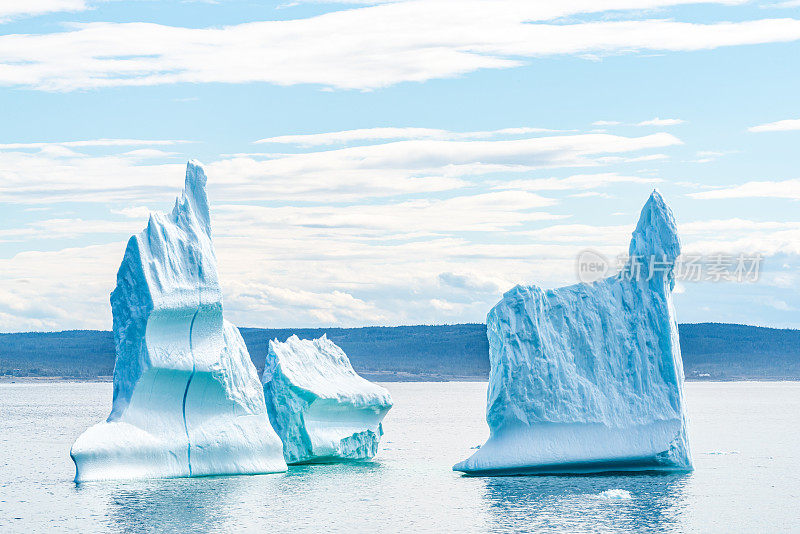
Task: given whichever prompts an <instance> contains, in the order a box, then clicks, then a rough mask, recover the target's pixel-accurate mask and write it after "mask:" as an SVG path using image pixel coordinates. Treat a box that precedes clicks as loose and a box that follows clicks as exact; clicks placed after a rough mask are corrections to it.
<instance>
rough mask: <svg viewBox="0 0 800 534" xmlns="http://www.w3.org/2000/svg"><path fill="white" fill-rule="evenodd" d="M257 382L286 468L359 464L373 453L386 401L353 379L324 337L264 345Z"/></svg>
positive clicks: (386, 396) (377, 389) (340, 355)
mask: <svg viewBox="0 0 800 534" xmlns="http://www.w3.org/2000/svg"><path fill="white" fill-rule="evenodd" d="M262 382H263V384H264V396H265V397H266V401H267V410H268V412H269V418H270V421H271V422H272V425H273V427H275V430H277V432H278V435H279V436H280V437H281V440H282V441H283V454H284V457H285V459H286V461H287V462H288V463H290V464H295V463H311V462H330V461H338V460H364V459H369V458H372V457H373V456H375V454H376V453H377V452H378V442H379V441H380V439H381V436H382V435H383V427H382V425H381V421H382V420H383V417H384V416H385V415H386V412H388V411H389V408H391V407H392V398H391V396H390V395H389V392H388V391H387V390H386V389H385V388H382V387H381V386H379V385H377V384H373V383H372V382H369V381H368V380H365V379H364V378H362V377H360V376H359V375H358V374H356V372H355V371H354V370H353V366H352V365H350V360H349V359H348V358H347V355H346V354H345V353H344V351H343V350H342V349H340V348H339V347H338V346H337V345H336V344H334V343H333V342H332V341H330V340H329V339H328V337H327V336H325V335H323V336H322V337H321V338H319V339H315V340H313V341H312V340H306V339H299V338H298V337H297V336H291V337H290V338H289V339H287V340H286V342H284V343H281V342H279V341H278V340H274V341H270V343H269V353H268V354H267V360H266V363H265V365H264V375H263V376H262Z"/></svg>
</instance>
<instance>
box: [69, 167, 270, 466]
mask: <svg viewBox="0 0 800 534" xmlns="http://www.w3.org/2000/svg"><path fill="white" fill-rule="evenodd" d="M111 307H112V313H113V317H114V327H113V329H114V341H115V344H116V353H117V359H116V364H115V366H114V400H113V405H112V409H111V415H109V416H108V419H107V420H106V421H105V422H102V423H99V424H97V425H94V426H93V427H91V428H89V429H88V430H86V431H85V432H84V433H83V434H81V435H80V436H79V437H78V439H77V441H75V444H74V445H73V446H72V450H71V452H70V454H71V456H72V459H73V461H74V462H75V468H76V474H75V480H76V481H77V482H81V481H87V480H101V479H117V478H152V477H187V476H204V475H233V474H256V473H273V472H278V471H285V470H286V463H285V462H284V460H283V454H282V451H281V442H280V440H279V439H278V436H277V434H276V433H275V431H274V430H273V429H272V427H271V426H270V423H269V418H268V416H267V410H266V405H265V403H264V392H263V390H262V388H261V383H260V382H259V380H258V373H257V371H256V369H255V367H254V366H253V363H252V362H251V361H250V355H249V354H248V352H247V347H246V346H245V344H244V341H243V340H242V336H241V335H240V334H239V330H238V329H237V328H236V327H235V326H233V325H232V324H231V323H229V322H227V321H226V320H225V319H224V318H223V313H222V293H221V291H220V285H219V280H218V275H217V260H216V255H215V252H214V247H213V244H212V241H211V223H210V213H209V206H208V198H207V196H206V176H205V173H204V172H203V169H202V167H201V166H200V164H199V163H197V162H194V161H192V162H190V163H189V164H188V165H187V167H186V182H185V189H184V191H183V193H182V194H181V196H180V197H178V200H177V201H176V202H175V207H174V208H173V210H172V213H170V214H162V213H154V214H152V215H151V216H150V221H149V223H148V225H147V228H146V229H145V230H144V231H143V232H142V233H140V234H138V235H135V236H133V237H131V239H130V240H129V241H128V246H127V249H126V250H125V256H124V258H123V260H122V265H121V266H120V268H119V272H118V273H117V287H116V289H115V290H114V292H113V293H111Z"/></svg>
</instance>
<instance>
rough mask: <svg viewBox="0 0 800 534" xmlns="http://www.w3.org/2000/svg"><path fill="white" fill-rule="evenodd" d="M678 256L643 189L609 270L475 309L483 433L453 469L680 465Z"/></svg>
mask: <svg viewBox="0 0 800 534" xmlns="http://www.w3.org/2000/svg"><path fill="white" fill-rule="evenodd" d="M679 254H680V243H679V240H678V235H677V229H676V226H675V219H674V218H673V215H672V212H671V211H670V209H669V208H668V207H667V205H666V204H665V203H664V201H663V199H662V198H661V195H660V194H659V193H658V192H657V191H654V192H653V194H652V195H651V196H650V199H649V200H648V201H647V203H646V205H645V206H644V208H643V209H642V213H641V217H640V219H639V224H638V225H637V227H636V230H635V231H634V232H633V237H632V239H631V243H630V249H629V256H630V259H629V261H628V264H627V265H626V268H625V269H623V271H622V273H621V275H619V276H613V277H610V278H605V279H603V280H599V281H597V282H594V283H591V284H577V285H573V286H568V287H563V288H558V289H553V290H542V289H540V288H538V287H536V286H529V287H523V286H517V287H515V288H513V289H511V290H510V291H509V292H507V293H506V294H505V295H504V296H503V298H502V300H501V301H500V302H499V303H498V304H497V305H496V306H495V307H494V308H493V309H492V310H491V311H490V312H489V315H488V317H487V333H488V337H489V358H490V363H491V372H490V377H489V392H488V401H487V413H486V420H487V422H488V424H489V428H490V437H489V440H488V441H487V442H486V444H485V445H483V446H482V447H481V448H480V449H478V451H477V452H475V454H473V455H472V456H471V457H470V458H468V459H467V460H465V461H463V462H460V463H458V464H456V465H455V466H454V467H453V469H454V470H456V471H463V472H466V473H471V474H479V475H480V474H484V475H491V474H508V473H520V474H525V473H559V472H598V471H630V470H690V469H691V468H692V461H691V455H690V450H689V442H688V438H687V434H686V414H685V410H684V396H683V365H682V362H681V354H680V345H679V342H678V328H677V322H676V320H675V312H674V308H673V305H672V297H671V294H672V289H673V286H674V265H675V260H676V258H677V257H678V256H679ZM651 258H653V259H654V262H653V263H650V259H651ZM637 265H638V266H639V269H638V270H637Z"/></svg>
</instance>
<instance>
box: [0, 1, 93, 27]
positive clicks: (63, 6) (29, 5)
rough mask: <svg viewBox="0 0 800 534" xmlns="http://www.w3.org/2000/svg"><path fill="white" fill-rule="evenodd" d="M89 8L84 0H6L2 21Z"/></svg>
mask: <svg viewBox="0 0 800 534" xmlns="http://www.w3.org/2000/svg"><path fill="white" fill-rule="evenodd" d="M85 9H88V6H87V5H86V2H84V1H83V0H6V1H4V2H0V22H7V21H8V20H10V19H14V18H17V17H23V16H33V15H44V14H45V13H55V12H58V11H83V10H85Z"/></svg>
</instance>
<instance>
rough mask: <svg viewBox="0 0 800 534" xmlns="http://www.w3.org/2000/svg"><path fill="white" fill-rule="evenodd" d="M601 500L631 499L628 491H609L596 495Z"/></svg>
mask: <svg viewBox="0 0 800 534" xmlns="http://www.w3.org/2000/svg"><path fill="white" fill-rule="evenodd" d="M598 497H600V498H601V499H607V500H609V501H629V500H631V499H633V496H632V495H631V492H630V491H627V490H624V489H609V490H605V491H602V492H600V494H599V495H598Z"/></svg>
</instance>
